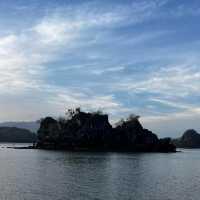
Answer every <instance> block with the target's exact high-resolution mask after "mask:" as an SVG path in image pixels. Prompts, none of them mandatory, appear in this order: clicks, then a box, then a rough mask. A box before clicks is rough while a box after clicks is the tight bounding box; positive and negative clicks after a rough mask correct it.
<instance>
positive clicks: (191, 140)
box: [173, 129, 200, 148]
mask: <svg viewBox="0 0 200 200" xmlns="http://www.w3.org/2000/svg"><path fill="white" fill-rule="evenodd" d="M173 143H174V144H175V145H176V146H177V147H179V148H200V134H199V133H197V132H196V131H195V130H193V129H189V130H187V131H185V133H184V134H183V135H182V136H181V137H180V138H177V139H174V140H173Z"/></svg>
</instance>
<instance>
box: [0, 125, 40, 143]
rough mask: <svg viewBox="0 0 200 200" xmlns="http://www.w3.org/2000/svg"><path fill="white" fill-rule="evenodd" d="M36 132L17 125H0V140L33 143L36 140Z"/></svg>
mask: <svg viewBox="0 0 200 200" xmlns="http://www.w3.org/2000/svg"><path fill="white" fill-rule="evenodd" d="M36 140H37V136H36V134H35V133H32V132H30V131H29V130H26V129H20V128H16V127H0V142H13V143H33V142H36Z"/></svg>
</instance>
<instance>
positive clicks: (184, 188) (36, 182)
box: [0, 144, 200, 200]
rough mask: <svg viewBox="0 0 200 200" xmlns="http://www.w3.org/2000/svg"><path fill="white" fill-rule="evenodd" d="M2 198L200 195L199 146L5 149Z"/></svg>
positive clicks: (0, 160) (169, 199)
mask: <svg viewBox="0 0 200 200" xmlns="http://www.w3.org/2000/svg"><path fill="white" fill-rule="evenodd" d="M5 146H11V145H5V144H1V145H0V199H1V200H4V199H8V200H12V199H13V200H18V199H20V200H23V199H26V200H62V199H63V200H65V199H72V200H76V199H77V200H82V199H89V200H90V199H95V200H103V199H105V200H107V199H109V200H121V199H123V200H130V199H134V200H177V199H182V200H190V199H191V200H199V196H200V150H183V152H182V153H169V154H166V153H140V154H134V153H87V152H62V151H47V150H31V149H30V150H26V149H25V150H23V149H18V150H17V149H7V148H3V147H5Z"/></svg>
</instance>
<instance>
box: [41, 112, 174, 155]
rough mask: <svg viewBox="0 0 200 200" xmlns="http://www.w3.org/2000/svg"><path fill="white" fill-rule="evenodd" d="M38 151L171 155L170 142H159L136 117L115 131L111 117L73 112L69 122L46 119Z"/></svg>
mask: <svg viewBox="0 0 200 200" xmlns="http://www.w3.org/2000/svg"><path fill="white" fill-rule="evenodd" d="M37 147H38V148H53V149H70V150H71V149H87V150H102V151H137V152H155V151H161V152H172V151H175V149H176V148H175V146H174V145H173V144H172V143H171V140H170V139H163V140H159V139H158V137H157V136H156V135H155V134H154V133H152V132H151V131H149V130H147V129H144V128H143V127H142V125H141V124H140V122H139V119H138V117H137V116H131V117H129V118H128V119H127V120H125V121H122V122H121V123H120V124H118V126H117V127H115V128H112V126H111V125H110V123H109V121H108V115H105V114H102V113H98V112H97V113H86V112H81V111H80V110H76V111H70V118H69V119H68V120H65V119H60V120H55V119H53V118H51V117H47V118H45V119H43V120H42V121H41V125H40V128H39V130H38V143H37Z"/></svg>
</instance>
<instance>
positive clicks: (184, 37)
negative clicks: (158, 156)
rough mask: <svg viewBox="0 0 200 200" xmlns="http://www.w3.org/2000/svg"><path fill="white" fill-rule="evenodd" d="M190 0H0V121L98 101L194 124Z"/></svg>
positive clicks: (198, 40) (196, 96)
mask: <svg viewBox="0 0 200 200" xmlns="http://www.w3.org/2000/svg"><path fill="white" fill-rule="evenodd" d="M199 18H200V2H199V1H198V0H196V1H195V0H191V1H187V0H110V1H109V0H106V1H105V0H96V1H84V0H82V1H81V0H77V1H72V0H71V1H70V0H57V1H56V0H51V1H40V0H29V1H27V0H2V1H1V2H0V69H1V70H0V77H1V79H0V121H16V120H19V121H20V120H36V119H38V118H40V117H43V116H46V115H53V116H59V115H63V114H64V110H65V109H66V108H70V107H76V106H81V107H82V108H83V109H84V110H97V109H101V110H103V111H104V112H106V113H109V114H110V120H111V121H112V122H113V123H114V122H115V121H116V120H118V119H119V118H121V117H126V116H128V115H129V114H130V113H135V114H138V115H140V116H141V121H142V122H143V124H144V125H145V127H147V128H150V129H152V130H153V131H155V132H157V133H158V134H159V135H162V136H168V135H169V136H174V135H180V134H181V133H182V131H183V130H185V129H187V128H196V129H197V130H199V131H200V125H199V124H200V123H199V122H200V93H199V91H200V66H199V64H200V58H199V53H200V37H199V35H200V28H199Z"/></svg>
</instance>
